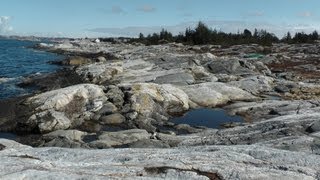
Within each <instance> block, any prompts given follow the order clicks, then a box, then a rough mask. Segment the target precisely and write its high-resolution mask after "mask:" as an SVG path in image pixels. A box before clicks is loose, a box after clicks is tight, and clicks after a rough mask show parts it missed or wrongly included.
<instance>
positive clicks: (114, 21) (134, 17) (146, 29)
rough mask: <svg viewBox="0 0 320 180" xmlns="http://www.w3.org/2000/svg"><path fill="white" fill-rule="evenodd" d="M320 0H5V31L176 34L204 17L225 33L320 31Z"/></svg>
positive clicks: (1, 19) (0, 26) (0, 6)
mask: <svg viewBox="0 0 320 180" xmlns="http://www.w3.org/2000/svg"><path fill="white" fill-rule="evenodd" d="M319 10H320V1H319V0H1V3H0V35H35V36H50V37H52V36H54V37H107V36H137V35H138V34H139V32H142V33H144V34H148V33H152V32H155V31H159V30H160V29H161V28H166V29H168V30H169V31H171V32H173V33H174V34H177V33H179V32H184V30H185V28H187V27H191V28H192V27H194V26H195V24H196V23H197V22H198V21H203V22H204V23H206V24H207V25H208V26H209V27H210V28H212V29H217V30H221V31H225V32H238V31H243V29H245V28H247V29H249V30H252V31H253V30H254V28H258V29H266V30H268V31H270V32H273V33H275V34H276V35H278V36H280V37H281V36H283V35H284V34H285V33H286V32H287V31H290V32H297V31H304V32H307V33H308V32H311V31H313V30H320V11H319Z"/></svg>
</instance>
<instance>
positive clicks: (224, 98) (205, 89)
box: [182, 82, 255, 107]
mask: <svg viewBox="0 0 320 180" xmlns="http://www.w3.org/2000/svg"><path fill="white" fill-rule="evenodd" d="M182 89H183V91H184V92H185V93H186V94H187V95H188V96H189V99H190V100H191V102H192V104H196V105H197V106H201V107H215V106H217V105H223V104H226V103H228V102H231V101H241V100H242V101H250V100H254V99H255V97H254V96H253V95H251V94H250V93H248V92H246V91H243V90H241V89H239V88H237V87H234V86H229V85H226V84H225V83H221V82H208V83H201V84H195V85H190V86H184V87H182Z"/></svg>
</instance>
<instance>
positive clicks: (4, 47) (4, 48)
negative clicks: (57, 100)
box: [0, 39, 63, 100]
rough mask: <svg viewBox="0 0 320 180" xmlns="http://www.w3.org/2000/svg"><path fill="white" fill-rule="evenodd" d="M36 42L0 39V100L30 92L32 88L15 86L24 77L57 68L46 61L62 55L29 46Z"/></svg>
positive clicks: (58, 58) (57, 58) (60, 57)
mask: <svg viewBox="0 0 320 180" xmlns="http://www.w3.org/2000/svg"><path fill="white" fill-rule="evenodd" d="M37 43H39V42H31V41H18V40H11V39H9V40H8V39H0V100H1V99H7V98H10V97H15V96H21V95H25V94H28V93H30V92H31V91H32V89H23V88H19V87H17V86H16V84H18V83H19V82H21V81H22V80H23V78H24V77H28V76H30V75H34V74H43V73H49V72H54V71H56V70H57V69H58V68H59V66H56V65H51V64H48V63H47V62H48V61H55V60H61V59H62V58H63V57H62V56H59V55H57V54H54V53H48V52H43V51H38V50H34V49H31V48H30V47H31V46H33V45H35V44H37Z"/></svg>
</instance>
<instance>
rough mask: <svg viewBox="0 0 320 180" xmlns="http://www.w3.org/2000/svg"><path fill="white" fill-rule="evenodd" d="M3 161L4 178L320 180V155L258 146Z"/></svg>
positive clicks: (42, 152)
mask: <svg viewBox="0 0 320 180" xmlns="http://www.w3.org/2000/svg"><path fill="white" fill-rule="evenodd" d="M0 143H1V144H4V145H6V144H7V143H9V142H8V141H6V142H4V141H3V140H0ZM0 161H1V165H0V166H1V168H0V176H1V178H2V179H26V178H27V179H106V178H107V179H109V178H111V179H181V178H183V179H270V178H271V179H319V171H320V163H319V162H320V158H319V156H318V155H312V154H308V153H303V152H292V151H285V150H277V149H274V148H268V147H264V146H259V145H241V146H239V145H238V146H204V147H188V148H175V149H117V150H114V149H108V150H85V149H72V150H71V149H64V148H30V147H28V148H25V147H24V146H22V147H12V148H6V149H4V150H2V151H0ZM213 162H214V163H213ZM106 164H107V166H106Z"/></svg>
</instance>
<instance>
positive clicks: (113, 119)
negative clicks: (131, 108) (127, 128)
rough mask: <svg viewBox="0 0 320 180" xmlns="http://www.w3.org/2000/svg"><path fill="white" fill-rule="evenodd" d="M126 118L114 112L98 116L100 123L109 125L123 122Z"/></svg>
mask: <svg viewBox="0 0 320 180" xmlns="http://www.w3.org/2000/svg"><path fill="white" fill-rule="evenodd" d="M125 120H126V118H125V117H124V116H123V115H121V114H119V113H115V114H110V115H107V116H102V117H101V118H100V123H101V124H109V125H116V124H121V123H123V122H125Z"/></svg>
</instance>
